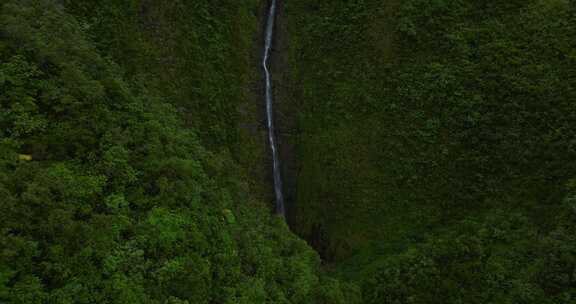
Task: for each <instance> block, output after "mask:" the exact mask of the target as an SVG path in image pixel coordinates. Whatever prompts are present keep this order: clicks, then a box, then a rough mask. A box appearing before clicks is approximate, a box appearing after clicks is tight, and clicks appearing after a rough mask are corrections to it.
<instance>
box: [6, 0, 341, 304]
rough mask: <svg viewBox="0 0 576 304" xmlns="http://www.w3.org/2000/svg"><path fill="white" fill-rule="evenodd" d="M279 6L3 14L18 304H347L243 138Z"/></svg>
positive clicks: (21, 6)
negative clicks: (265, 24)
mask: <svg viewBox="0 0 576 304" xmlns="http://www.w3.org/2000/svg"><path fill="white" fill-rule="evenodd" d="M262 5H264V3H263V2H261V1H255V0H254V1H242V2H240V1H231V0H230V1H218V3H214V1H207V0H206V1H204V0H196V1H155V0H146V1H144V0H142V1H137V0H135V1H116V0H108V1H96V0H94V1H89V0H86V1H76V0H65V1H56V0H6V1H2V3H1V4H0V303H10V304H12V303H13V304H33V303H58V304H60V303H62V304H64V303H75V304H80V303H118V304H129V303H172V304H176V303H182V304H183V303H190V304H196V303H246V304H252V303H312V302H316V301H318V302H320V303H321V302H323V301H327V302H329V303H334V301H333V300H330V299H331V298H330V297H334V296H335V295H336V296H338V298H340V299H342V296H340V295H341V294H343V291H342V290H345V289H346V287H345V284H343V283H342V284H341V283H339V282H338V281H336V280H334V279H329V278H321V277H320V275H319V266H320V260H319V257H318V255H317V254H316V253H315V252H314V251H313V250H312V249H311V248H310V247H309V246H308V245H307V244H306V243H305V241H303V240H301V239H299V238H297V237H296V236H295V235H293V234H291V233H290V232H289V230H288V229H287V227H286V225H285V224H284V222H283V221H282V220H281V219H280V218H278V217H276V216H273V215H272V213H271V206H270V205H269V201H268V194H267V192H268V191H267V186H268V185H267V184H264V183H263V182H262V180H261V179H262V176H261V175H264V174H262V173H259V172H262V171H263V169H262V168H263V167H264V164H263V163H264V161H263V160H262V159H264V156H263V153H265V151H264V145H262V144H260V143H259V141H260V140H259V138H260V137H263V136H260V134H264V133H262V132H263V130H259V131H258V130H257V131H256V135H254V134H252V135H251V134H250V128H246V127H242V126H243V125H245V124H246V122H250V121H255V120H257V116H258V111H257V110H258V104H257V103H256V102H255V100H256V98H255V96H254V94H255V92H254V91H253V90H251V89H250V88H251V87H253V86H254V83H255V82H257V81H259V77H258V71H257V66H256V65H255V64H254V62H255V60H254V57H255V56H256V52H255V50H256V49H257V47H258V46H257V45H256V42H255V41H256V40H255V39H256V36H257V35H258V30H259V25H258V17H259V14H260V11H261V8H262ZM255 124H256V125H257V123H255ZM259 163H262V164H259Z"/></svg>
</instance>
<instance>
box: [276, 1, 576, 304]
mask: <svg viewBox="0 0 576 304" xmlns="http://www.w3.org/2000/svg"><path fill="white" fill-rule="evenodd" d="M286 14H287V15H288V19H289V20H288V22H287V23H288V29H289V39H290V50H289V53H288V56H289V66H290V67H291V69H290V70H289V71H287V72H286V73H287V74H288V76H287V77H288V78H290V79H291V81H290V83H287V84H285V86H286V87H287V89H286V90H288V91H289V93H287V95H288V96H293V97H292V98H293V100H294V103H295V104H297V105H298V106H297V107H296V108H297V109H298V110H299V113H298V121H299V127H300V133H299V135H298V138H297V146H298V155H297V158H298V162H299V164H298V166H299V168H300V171H299V172H298V176H297V181H298V186H297V197H298V199H297V204H296V208H297V209H296V210H294V213H295V214H296V215H295V216H294V217H295V221H296V223H295V224H294V230H295V231H296V232H297V233H298V234H300V235H301V236H303V237H305V238H306V239H308V240H309V242H310V243H312V244H313V245H314V247H316V248H317V249H318V250H319V251H320V253H321V255H322V256H323V257H324V258H325V259H326V260H327V261H329V262H330V269H335V270H334V274H335V275H337V276H339V277H341V278H345V279H348V280H350V281H353V282H355V283H357V284H358V285H359V286H361V288H362V291H363V303H574V302H575V301H576V289H575V287H576V280H575V277H574V271H575V267H576V264H575V262H576V243H575V242H574V230H573V227H574V223H575V220H576V218H575V216H576V215H575V214H574V212H573V209H572V208H573V207H571V205H570V203H567V202H568V201H570V199H569V198H570V195H569V194H568V193H569V192H568V191H569V189H570V187H569V186H566V185H567V184H570V183H569V181H570V179H572V178H573V177H574V176H576V162H575V161H574V160H575V159H576V149H575V146H574V143H575V142H576V131H575V129H574V126H575V125H576V103H575V100H576V89H575V85H576V78H575V76H576V53H575V50H576V4H575V2H574V1H565V0H530V1H488V0H482V1H472V0H434V1H430V0H408V1H394V0H390V1H375V0H358V1H345V0H334V1H322V2H318V1H311V0H294V1H287V2H286Z"/></svg>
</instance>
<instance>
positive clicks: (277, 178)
mask: <svg viewBox="0 0 576 304" xmlns="http://www.w3.org/2000/svg"><path fill="white" fill-rule="evenodd" d="M276 2H277V1H276V0H271V2H270V8H269V10H268V18H267V22H266V32H265V37H264V57H263V59H262V67H263V68H264V76H265V78H266V92H265V98H266V119H267V121H268V142H269V144H270V150H271V151H272V169H273V172H272V173H273V175H274V193H275V195H276V212H277V213H278V214H280V215H282V216H285V213H284V195H283V194H282V177H281V175H280V160H279V159H278V146H277V145H276V134H275V131H274V115H273V114H274V110H273V101H274V96H273V93H272V76H271V74H270V66H269V59H270V51H271V49H272V43H273V38H274V23H275V19H276V4H277V3H276Z"/></svg>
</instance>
